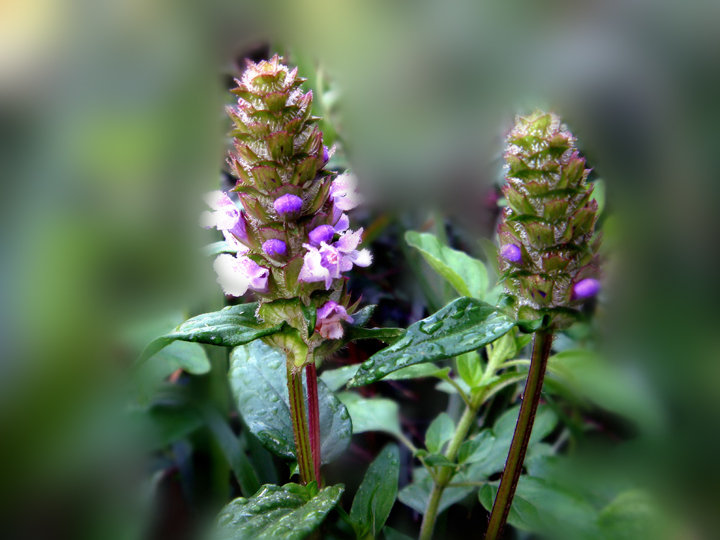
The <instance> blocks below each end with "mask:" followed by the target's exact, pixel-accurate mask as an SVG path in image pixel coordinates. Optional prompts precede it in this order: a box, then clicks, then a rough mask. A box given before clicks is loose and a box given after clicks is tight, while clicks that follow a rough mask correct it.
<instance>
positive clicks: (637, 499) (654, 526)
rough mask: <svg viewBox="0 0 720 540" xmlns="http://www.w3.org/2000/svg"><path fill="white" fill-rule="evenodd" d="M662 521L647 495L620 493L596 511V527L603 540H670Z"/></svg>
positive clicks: (633, 492) (637, 492) (637, 491)
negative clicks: (663, 539) (654, 539)
mask: <svg viewBox="0 0 720 540" xmlns="http://www.w3.org/2000/svg"><path fill="white" fill-rule="evenodd" d="M663 521H664V520H663V517H662V515H661V514H660V512H659V510H658V508H657V506H656V505H655V503H654V501H653V500H652V499H651V497H650V496H649V495H648V494H647V493H645V492H644V491H641V490H631V491H625V492H623V493H620V494H619V495H618V496H617V497H615V499H613V500H612V501H611V502H610V503H609V504H608V505H607V506H606V507H605V508H603V509H602V510H601V511H600V515H599V516H598V527H599V528H600V533H601V535H602V538H603V539H604V540H638V539H644V538H648V539H649V538H670V537H671V535H670V534H668V532H667V531H668V528H667V527H665V526H664V525H666V524H665V523H663ZM663 529H664V531H663ZM663 533H664V534H663Z"/></svg>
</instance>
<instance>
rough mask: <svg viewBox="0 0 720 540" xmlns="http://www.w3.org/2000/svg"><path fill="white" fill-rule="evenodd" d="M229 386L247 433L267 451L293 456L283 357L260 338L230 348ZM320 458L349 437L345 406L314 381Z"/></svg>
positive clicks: (332, 455) (336, 449)
mask: <svg viewBox="0 0 720 540" xmlns="http://www.w3.org/2000/svg"><path fill="white" fill-rule="evenodd" d="M229 377H230V388H231V390H232V393H233V396H234V397H235V401H236V403H237V407H238V410H239V411H240V414H241V415H242V417H243V419H244V420H245V423H246V424H247V426H248V428H249V429H250V431H251V432H252V433H253V434H254V435H255V436H256V437H257V438H258V439H259V440H260V442H262V443H263V445H264V446H265V447H266V448H268V449H269V450H271V451H272V452H274V453H276V454H278V455H280V456H284V457H287V458H294V457H295V441H294V437H293V430H292V421H291V419H290V405H289V399H288V391H287V369H286V362H285V355H284V354H283V353H282V352H281V351H279V350H278V349H275V348H273V347H270V346H269V345H267V344H265V343H263V342H262V341H260V340H258V341H253V342H252V343H250V344H248V345H242V346H240V347H236V348H235V349H233V351H232V353H231V355H230V374H229ZM318 402H319V407H320V441H321V452H322V461H323V463H327V462H330V461H332V460H333V459H334V458H336V457H338V456H339V455H340V454H341V453H342V452H343V451H344V450H345V448H346V447H347V445H348V443H349V442H350V437H351V435H352V424H351V422H350V415H349V413H348V411H347V409H346V408H345V406H344V405H343V404H342V403H341V402H340V401H339V400H338V399H337V398H336V397H335V395H334V394H333V393H332V392H331V391H330V390H328V388H327V386H325V383H323V381H322V379H321V380H318Z"/></svg>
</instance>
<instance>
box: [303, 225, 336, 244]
mask: <svg viewBox="0 0 720 540" xmlns="http://www.w3.org/2000/svg"><path fill="white" fill-rule="evenodd" d="M333 236H335V229H334V228H333V227H332V225H320V226H318V227H315V228H314V229H313V230H312V231H310V232H309V233H308V237H309V238H310V243H311V244H313V245H315V246H319V245H320V244H321V243H323V242H325V243H327V242H329V241H330V240H332V238H333Z"/></svg>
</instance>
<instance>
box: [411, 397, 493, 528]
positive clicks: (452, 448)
mask: <svg viewBox="0 0 720 540" xmlns="http://www.w3.org/2000/svg"><path fill="white" fill-rule="evenodd" d="M480 403H482V401H481V400H477V401H475V402H472V403H470V404H468V406H467V407H465V412H463V415H462V417H461V418H460V422H459V423H458V426H457V428H456V429H455V434H454V435H453V438H452V439H450V444H449V445H448V448H447V450H446V451H445V457H446V458H447V459H448V460H450V461H455V458H456V457H457V453H458V450H459V449H460V445H461V444H462V443H463V441H464V440H465V437H467V434H468V432H469V431H470V428H471V427H472V425H473V422H474V421H475V417H476V416H477V412H478V409H479V408H480ZM452 475H453V469H451V468H450V467H443V468H442V469H441V470H440V472H439V474H438V475H437V478H436V480H435V482H434V483H433V488H432V491H431V492H430V499H429V500H428V505H427V509H426V510H425V515H424V516H423V522H422V526H421V527H420V540H430V539H431V538H432V534H433V529H434V528H435V521H436V520H437V515H438V508H439V506H440V499H441V498H442V494H443V491H445V488H446V487H447V485H448V483H449V482H450V479H451V478H452Z"/></svg>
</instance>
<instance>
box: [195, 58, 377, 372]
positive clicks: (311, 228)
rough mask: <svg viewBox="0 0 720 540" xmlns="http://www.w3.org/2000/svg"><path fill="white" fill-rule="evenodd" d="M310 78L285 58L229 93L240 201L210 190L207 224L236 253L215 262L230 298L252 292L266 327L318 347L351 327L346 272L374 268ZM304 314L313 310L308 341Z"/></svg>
mask: <svg viewBox="0 0 720 540" xmlns="http://www.w3.org/2000/svg"><path fill="white" fill-rule="evenodd" d="M304 81H305V79H303V78H301V77H299V76H298V74H297V69H290V68H288V67H287V66H286V65H284V64H283V59H282V58H280V57H279V56H273V57H272V58H271V59H270V60H268V61H261V62H258V63H253V62H248V64H247V68H246V70H245V72H244V74H243V75H242V78H241V79H239V80H237V81H236V82H237V87H236V88H235V89H233V90H232V91H233V93H234V94H236V95H237V97H238V99H237V103H236V104H235V105H233V106H230V107H228V109H227V112H228V115H229V116H230V118H231V119H232V121H233V129H232V132H231V135H232V136H233V138H234V141H233V142H234V144H233V147H232V150H231V151H230V152H229V155H228V164H229V166H230V170H231V172H232V173H233V175H234V176H235V177H236V178H237V184H236V186H235V188H234V190H233V191H235V192H236V193H237V199H238V202H239V205H236V204H235V203H234V202H233V200H232V197H234V195H231V194H226V193H222V192H213V193H212V194H210V195H208V198H207V200H208V203H209V205H210V208H211V209H212V212H206V213H205V214H203V217H202V223H203V225H204V226H208V227H215V228H217V229H219V230H221V231H222V232H223V234H224V235H225V238H226V241H227V243H228V246H229V247H230V248H233V249H234V250H236V251H237V253H236V255H230V254H227V253H226V254H223V255H220V256H219V257H218V259H217V261H216V262H215V270H216V272H217V275H218V282H219V283H220V285H221V286H222V288H223V290H224V292H225V293H226V294H228V295H231V296H241V295H243V294H245V293H246V292H248V291H253V292H254V293H256V296H257V297H258V298H259V300H260V308H259V309H258V316H259V317H260V318H261V319H262V320H263V321H265V322H266V323H267V324H277V323H278V322H279V321H282V322H287V323H288V324H289V325H290V326H291V327H294V328H296V329H297V330H298V332H297V335H298V336H301V337H302V339H303V340H304V342H305V345H306V346H307V347H309V350H310V351H312V349H313V346H314V345H316V344H317V343H319V342H320V341H322V340H325V339H331V340H335V339H339V338H341V337H342V335H343V328H342V326H341V322H342V321H344V322H350V321H352V317H351V311H352V308H353V307H354V306H352V307H351V302H350V297H349V295H348V294H347V292H346V290H345V287H344V282H345V278H344V277H343V274H344V273H345V272H347V271H348V270H350V269H351V268H352V267H353V266H368V265H369V264H370V262H371V256H370V253H369V251H368V250H366V249H358V248H359V244H360V242H361V236H362V229H360V230H356V231H353V230H350V229H349V225H350V223H349V220H348V216H347V215H346V214H345V212H347V211H349V210H352V209H353V208H355V207H356V206H357V205H358V204H359V203H360V202H361V200H360V197H359V195H358V194H357V192H356V190H355V180H354V178H353V177H352V176H351V175H349V174H342V175H340V176H337V177H336V173H334V172H332V171H329V170H326V169H325V168H324V167H325V165H326V164H327V162H328V160H329V159H330V157H331V156H332V153H333V152H334V149H332V148H328V147H327V146H325V145H324V144H323V134H322V133H321V132H320V130H319V129H318V127H317V120H318V119H317V118H315V117H313V116H312V115H311V109H312V99H313V97H312V93H311V92H304V91H303V90H302V89H301V85H302V83H303V82H304ZM307 308H312V309H314V310H316V322H315V327H314V328H311V329H310V336H309V337H308V335H307V332H306V331H305V332H304V331H303V330H307V325H308V321H307V319H306V318H305V312H306V311H307ZM301 348H302V347H301ZM310 356H311V355H310ZM296 360H297V361H298V362H305V361H306V359H305V358H302V359H296Z"/></svg>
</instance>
